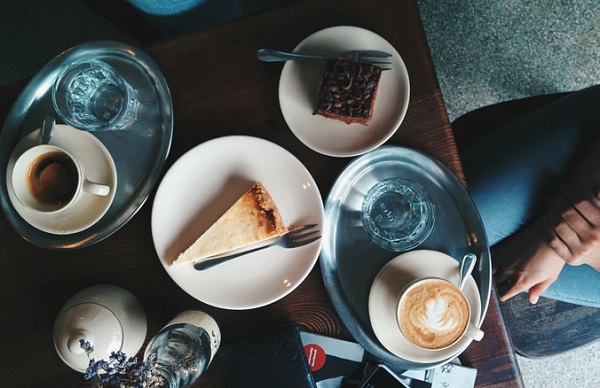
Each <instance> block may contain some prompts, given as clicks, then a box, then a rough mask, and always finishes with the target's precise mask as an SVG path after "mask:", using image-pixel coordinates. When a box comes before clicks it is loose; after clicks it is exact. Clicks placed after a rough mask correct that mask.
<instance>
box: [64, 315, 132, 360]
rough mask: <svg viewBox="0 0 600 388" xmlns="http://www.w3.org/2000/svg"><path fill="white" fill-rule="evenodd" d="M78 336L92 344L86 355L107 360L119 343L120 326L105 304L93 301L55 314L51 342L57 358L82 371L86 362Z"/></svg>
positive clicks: (120, 342)
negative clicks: (91, 348) (52, 341)
mask: <svg viewBox="0 0 600 388" xmlns="http://www.w3.org/2000/svg"><path fill="white" fill-rule="evenodd" d="M80 339H85V340H86V341H89V342H90V343H91V344H92V346H93V347H94V351H93V352H92V353H91V355H90V357H92V358H94V359H96V360H100V359H105V360H107V359H108V358H109V356H110V354H111V352H112V351H118V350H120V349H121V347H122V345H123V328H122V327H121V323H120V322H119V319H118V318H117V317H116V316H115V314H113V312H112V311H110V310H109V309H108V308H106V307H104V306H102V305H99V304H97V303H82V304H78V305H75V306H73V307H71V308H69V309H68V310H66V311H65V312H64V313H63V314H61V315H60V316H59V317H57V319H56V322H55V324H54V346H55V347H56V351H57V352H58V355H59V356H60V358H61V359H62V360H63V361H64V362H65V364H67V365H69V366H70V367H71V368H73V369H75V370H77V371H79V372H85V370H86V369H87V367H88V364H89V362H90V360H89V358H88V356H87V355H86V353H85V351H84V350H83V349H82V348H81V346H80V342H79V340H80Z"/></svg>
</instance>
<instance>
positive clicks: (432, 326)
mask: <svg viewBox="0 0 600 388" xmlns="http://www.w3.org/2000/svg"><path fill="white" fill-rule="evenodd" d="M397 306H398V308H397V311H396V318H397V323H398V327H399V328H400V332H401V333H402V335H403V336H404V337H405V338H406V339H407V340H408V341H409V342H410V343H412V344H413V345H415V346H417V347H418V348H420V349H424V350H431V351H436V350H443V349H447V348H449V347H451V346H452V345H454V344H456V343H457V342H458V341H460V340H461V339H462V338H463V337H465V336H466V337H468V338H470V339H473V340H475V341H479V340H481V338H483V331H481V330H480V329H478V328H477V327H476V326H475V325H473V324H472V323H471V307H470V305H469V301H468V300H467V298H466V297H465V295H464V294H463V293H462V291H461V290H460V289H459V288H458V287H457V286H456V285H455V284H453V283H451V282H450V281H448V280H446V279H441V278H433V277H430V278H422V279H418V280H416V281H414V282H412V283H410V284H409V285H408V286H407V287H406V288H405V289H404V290H403V291H402V293H401V294H400V297H399V299H398V305H397Z"/></svg>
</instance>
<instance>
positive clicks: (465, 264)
mask: <svg viewBox="0 0 600 388" xmlns="http://www.w3.org/2000/svg"><path fill="white" fill-rule="evenodd" d="M476 261H477V256H475V255H474V254H473V253H467V254H466V255H465V257H463V260H462V262H461V263H460V280H459V281H458V288H459V289H460V290H462V289H463V286H464V285H465V281H466V280H467V278H468V277H469V275H471V272H472V271H473V268H475V262H476Z"/></svg>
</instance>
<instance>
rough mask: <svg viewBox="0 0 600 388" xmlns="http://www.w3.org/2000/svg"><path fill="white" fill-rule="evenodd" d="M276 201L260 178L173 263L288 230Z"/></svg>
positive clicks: (228, 249) (207, 255)
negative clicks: (259, 180)
mask: <svg viewBox="0 0 600 388" xmlns="http://www.w3.org/2000/svg"><path fill="white" fill-rule="evenodd" d="M287 231H288V229H287V227H286V226H285V223H284V222H283V219H282V217H281V214H280V213H279V209H278V208H277V205H276V204H275V201H274V200H273V198H272V197H271V195H270V194H269V192H268V191H267V189H266V188H265V187H264V186H263V184H262V183H261V182H256V183H255V184H254V185H253V186H252V187H251V188H249V189H248V190H247V191H246V192H245V193H244V195H242V196H241V197H240V198H239V199H238V200H237V201H236V202H235V203H234V204H233V205H232V206H231V207H230V208H229V209H228V210H227V211H226V212H225V213H224V214H223V215H222V216H221V217H220V218H219V219H218V220H217V221H216V222H215V223H214V224H212V225H211V226H210V227H209V228H208V229H207V230H206V231H205V232H204V233H203V234H202V235H201V236H200V237H198V239H197V240H196V241H195V242H194V243H193V244H192V245H190V247H189V248H187V249H186V250H185V251H183V252H182V253H181V254H180V255H179V256H178V257H177V259H176V260H175V261H174V262H173V263H172V265H179V264H182V263H187V262H198V261H201V260H202V259H205V258H207V257H209V256H213V255H217V254H221V253H226V252H229V251H233V250H236V249H238V248H242V247H244V246H246V245H250V244H253V243H256V242H260V241H263V240H266V239H269V238H272V237H276V236H281V235H283V234H285V233H287Z"/></svg>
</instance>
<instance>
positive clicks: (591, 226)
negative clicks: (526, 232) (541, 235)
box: [548, 185, 600, 265]
mask: <svg viewBox="0 0 600 388" xmlns="http://www.w3.org/2000/svg"><path fill="white" fill-rule="evenodd" d="M595 194H596V195H595V196H596V198H582V196H581V195H579V194H578V193H577V192H576V191H575V190H573V188H572V187H571V186H567V185H563V186H561V188H560V190H559V191H558V192H557V193H556V194H555V195H554V196H553V198H552V201H551V203H550V211H549V213H548V215H549V222H550V224H551V226H552V229H553V232H554V235H553V236H552V237H551V238H550V240H549V242H548V244H549V245H550V247H552V249H553V250H554V251H555V252H556V253H557V254H558V255H559V256H560V257H562V258H563V260H565V261H566V262H568V263H569V264H571V265H580V264H583V263H586V262H589V260H590V256H593V255H595V254H597V253H598V252H600V200H598V193H597V192H596V193H595Z"/></svg>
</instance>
